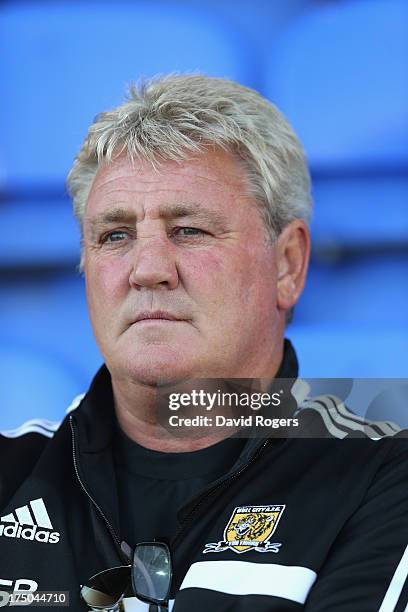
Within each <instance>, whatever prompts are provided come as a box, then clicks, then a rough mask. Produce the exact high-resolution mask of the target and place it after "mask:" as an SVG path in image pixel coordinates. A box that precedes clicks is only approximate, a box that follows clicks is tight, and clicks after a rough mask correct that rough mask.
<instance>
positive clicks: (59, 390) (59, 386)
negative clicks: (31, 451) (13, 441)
mask: <svg viewBox="0 0 408 612" xmlns="http://www.w3.org/2000/svg"><path fill="white" fill-rule="evenodd" d="M75 370H76V368H71V367H70V365H69V363H67V362H66V361H65V360H63V359H61V357H60V356H59V355H58V353H55V352H51V351H49V352H46V351H41V350H40V349H39V348H38V346H36V345H30V344H29V343H28V342H24V343H22V342H19V341H17V340H16V339H15V338H13V337H12V336H2V337H1V338H0V385H1V394H2V409H1V411H0V430H4V429H14V428H16V427H19V426H20V425H22V424H23V423H24V422H25V421H28V420H31V419H35V418H41V419H48V420H51V421H54V420H57V421H58V420H61V419H62V418H64V416H65V411H66V409H67V408H68V406H69V405H70V403H71V402H72V400H73V398H74V396H76V395H78V394H79V393H81V391H83V390H84V389H83V386H82V384H81V381H80V380H78V377H77V376H76V371H75Z"/></svg>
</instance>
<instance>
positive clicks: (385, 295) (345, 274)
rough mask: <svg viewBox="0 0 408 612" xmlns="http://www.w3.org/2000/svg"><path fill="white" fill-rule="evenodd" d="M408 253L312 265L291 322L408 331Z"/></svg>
mask: <svg viewBox="0 0 408 612" xmlns="http://www.w3.org/2000/svg"><path fill="white" fill-rule="evenodd" d="M407 278H408V256H405V257H403V256H392V255H387V256H386V257H383V256H381V255H376V256H375V255H374V254H372V255H370V254H368V255H366V256H365V257H350V258H349V259H346V260H345V261H342V260H341V259H340V261H338V262H336V261H333V262H327V263H326V264H324V263H321V264H317V263H316V262H314V263H312V265H311V266H310V269H309V274H308V279H307V282H306V287H305V290H304V292H303V295H302V296H301V298H300V302H299V304H298V305H297V306H296V310H295V319H294V320H295V322H296V324H299V325H302V326H307V325H318V324H321V325H339V326H344V325H350V326H355V325H362V326H371V327H379V328H381V327H386V326H387V325H391V326H399V327H400V328H401V330H404V329H408V308H407V304H408V282H407Z"/></svg>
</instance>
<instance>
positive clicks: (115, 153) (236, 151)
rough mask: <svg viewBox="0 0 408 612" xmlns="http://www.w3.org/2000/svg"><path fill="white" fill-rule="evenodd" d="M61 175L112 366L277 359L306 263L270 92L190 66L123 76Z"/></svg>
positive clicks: (211, 366) (257, 365)
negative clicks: (155, 75) (118, 91)
mask: <svg viewBox="0 0 408 612" xmlns="http://www.w3.org/2000/svg"><path fill="white" fill-rule="evenodd" d="M68 184H69V188H70V191H71V193H72V195H73V198H74V209H75V214H76V216H77V218H78V220H79V222H80V225H81V232H82V237H83V254H82V263H83V268H84V271H85V278H86V285H87V296H88V304H89V310H90V316H91V322H92V325H93V328H94V332H95V336H96V339H97V342H98V344H99V347H100V349H101V352H102V355H103V356H104V358H105V360H106V363H107V365H108V368H109V369H110V371H111V373H112V375H113V376H115V377H116V378H119V379H120V378H121V377H122V378H123V377H124V378H126V377H130V378H131V379H133V380H134V381H135V382H144V383H148V384H155V383H156V382H164V381H168V380H178V379H180V378H186V377H267V376H269V375H270V374H273V373H274V371H276V368H277V366H278V365H279V359H280V356H281V348H282V337H283V330H284V325H285V318H286V313H287V312H288V311H290V310H291V308H292V307H293V305H294V303H295V302H296V301H297V299H298V297H299V294H300V292H301V290H302V288H303V283H304V278H305V274H306V267H307V259H308V252H309V240H308V233H307V229H306V225H305V222H306V223H307V221H308V220H309V215H310V194H309V175H308V171H307V167H306V164H305V160H304V156H303V153H302V149H301V147H300V145H299V142H298V141H297V139H296V137H295V135H294V134H293V132H292V130H291V128H290V127H289V125H288V124H287V122H286V121H285V119H284V118H283V117H282V115H281V114H280V113H279V112H278V111H277V110H276V109H275V108H274V107H273V106H272V105H271V104H269V102H267V101H266V100H264V99H263V98H262V97H261V96H260V95H259V94H257V93H256V92H254V91H252V90H249V89H247V88H244V87H242V86H240V85H238V84H236V83H232V82H230V81H226V80H223V79H213V78H206V77H199V76H170V77H167V78H164V79H161V80H156V81H152V82H151V83H148V84H147V85H144V86H142V87H141V88H140V90H139V91H138V90H136V89H134V88H133V89H132V90H131V93H130V99H129V100H128V101H127V102H126V103H125V104H124V105H123V106H121V107H119V108H118V109H116V110H114V111H111V112H108V113H103V114H102V115H100V116H99V117H98V118H97V120H96V122H95V123H94V124H93V125H92V126H91V128H90V130H89V133H88V136H87V139H86V141H85V143H84V145H83V147H82V149H81V151H80V153H79V155H78V158H77V160H76V162H75V164H74V167H73V169H72V170H71V172H70V175H69V179H68ZM163 313H164V314H163ZM160 314H162V319H156V320H154V321H152V320H146V318H145V319H144V321H138V320H137V319H138V318H140V317H146V316H147V317H149V316H159V317H160ZM165 317H170V318H171V317H173V319H175V320H169V319H167V320H166V319H165Z"/></svg>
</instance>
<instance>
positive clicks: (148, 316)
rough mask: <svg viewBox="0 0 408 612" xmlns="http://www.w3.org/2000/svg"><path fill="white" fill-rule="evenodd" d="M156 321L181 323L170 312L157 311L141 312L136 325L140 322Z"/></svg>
mask: <svg viewBox="0 0 408 612" xmlns="http://www.w3.org/2000/svg"><path fill="white" fill-rule="evenodd" d="M154 319H159V320H165V321H180V320H181V319H179V318H177V317H175V316H174V315H172V314H171V313H169V312H165V311H164V310H155V311H154V312H141V313H139V314H138V316H137V317H136V319H135V323H138V322H139V321H152V320H154Z"/></svg>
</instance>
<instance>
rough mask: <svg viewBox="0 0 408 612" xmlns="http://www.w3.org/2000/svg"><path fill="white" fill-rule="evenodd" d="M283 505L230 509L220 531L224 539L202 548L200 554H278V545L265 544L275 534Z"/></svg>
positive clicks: (275, 543) (279, 544)
mask: <svg viewBox="0 0 408 612" xmlns="http://www.w3.org/2000/svg"><path fill="white" fill-rule="evenodd" d="M284 509H285V506H284V505H273V506H238V507H237V508H234V511H233V513H232V515H231V518H230V520H229V521H228V523H227V525H226V527H225V529H224V539H223V540H220V541H219V542H209V543H208V544H206V547H205V549H204V550H203V553H210V552H222V551H224V550H233V551H234V552H236V553H244V552H247V551H248V550H255V551H256V552H274V553H277V552H279V549H280V547H281V546H282V544H281V543H278V542H274V543H271V542H270V541H269V540H270V538H271V536H272V535H273V534H274V532H275V531H276V528H277V526H278V523H279V521H280V519H281V516H282V514H283V511H284Z"/></svg>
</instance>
